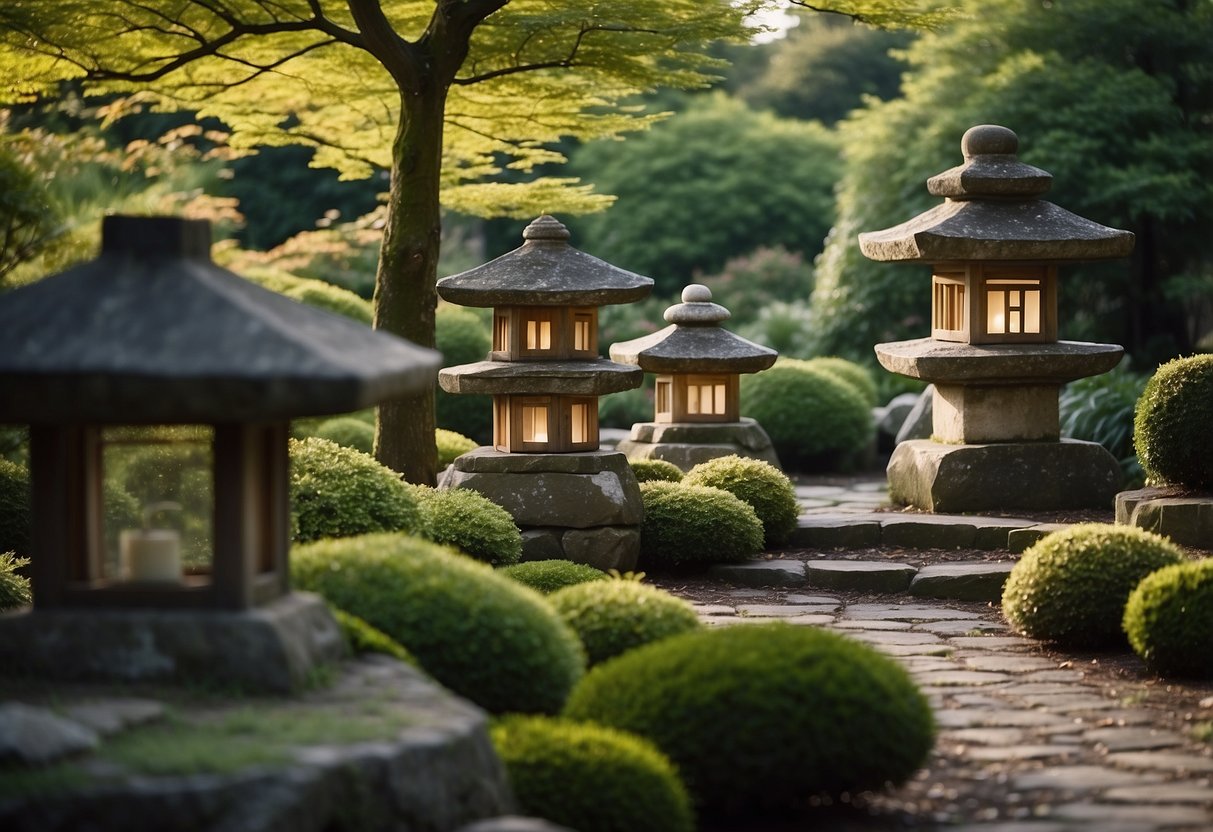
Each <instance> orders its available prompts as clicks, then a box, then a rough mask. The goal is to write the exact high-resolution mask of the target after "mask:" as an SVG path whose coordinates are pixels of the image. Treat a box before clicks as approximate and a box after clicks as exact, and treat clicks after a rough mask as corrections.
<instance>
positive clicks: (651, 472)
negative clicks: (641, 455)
mask: <svg viewBox="0 0 1213 832" xmlns="http://www.w3.org/2000/svg"><path fill="white" fill-rule="evenodd" d="M628 465H630V466H631V467H632V473H634V474H635V475H636V479H637V480H638V481H640V482H653V481H655V480H662V481H664V482H682V469H681V468H679V467H678V466H677V465H675V464H674V463H672V462H668V461H666V460H664V459H629V460H628Z"/></svg>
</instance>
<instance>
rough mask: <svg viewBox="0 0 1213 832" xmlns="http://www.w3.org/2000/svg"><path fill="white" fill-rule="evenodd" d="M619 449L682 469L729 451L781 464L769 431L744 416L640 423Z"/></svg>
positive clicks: (628, 454) (685, 469)
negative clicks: (710, 420) (698, 421)
mask: <svg viewBox="0 0 1213 832" xmlns="http://www.w3.org/2000/svg"><path fill="white" fill-rule="evenodd" d="M616 449H617V450H619V451H621V452H622V453H625V454H627V456H628V458H629V459H664V460H665V461H667V462H670V463H673V464H674V465H677V466H678V467H679V468H681V469H682V470H683V471H689V470H690V469H691V468H694V467H695V466H696V465H698V464H699V463H701V462H707V461H708V460H710V459H716V458H717V457H722V456H729V455H730V454H736V455H737V456H740V457H745V458H749V459H760V460H762V461H763V462H767V463H770V464H771V465H774V466H775V467H776V468H778V467H779V457H778V456H777V455H776V454H775V447H774V445H772V444H771V438H770V437H769V436H767V432H766V431H765V430H763V429H762V426H761V425H759V424H758V423H757V422H755V421H754V420H753V419H749V418H745V417H742V418H741V419H740V420H739V421H737V422H719V423H704V424H692V423H686V422H671V423H660V422H637V423H636V424H634V425H632V433H631V434H630V435H629V436H628V438H627V439H625V440H623V441H622V442H620V443H619V444H618V445H617V446H616Z"/></svg>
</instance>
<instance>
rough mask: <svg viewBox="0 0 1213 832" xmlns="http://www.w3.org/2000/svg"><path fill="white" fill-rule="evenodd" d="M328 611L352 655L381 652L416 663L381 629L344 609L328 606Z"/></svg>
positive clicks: (412, 663) (406, 651)
mask: <svg viewBox="0 0 1213 832" xmlns="http://www.w3.org/2000/svg"><path fill="white" fill-rule="evenodd" d="M329 611H330V612H331V613H332V614H333V618H334V619H336V621H337V626H338V627H340V628H341V636H342V638H344V639H345V643H346V644H347V645H348V646H349V648H350V652H351V653H353V654H354V655H356V656H360V655H362V654H363V653H382V654H383V655H385V656H391V657H392V658H394V659H400V661H402V662H407V663H408V664H411V665H416V664H417V659H415V658H413V656H412V654H410V653H409V651H408V650H405V649H404V647H403V646H402V645H401V644H400V642H398V641H396V640H395V639H394V638H392V637H391V636H389V635H388V634H387V633H385V632H383V630H377V629H375V628H374V627H372V626H371V625H370V624H367V623H366V622H365V621H363V620H362V619H361V618H359V617H358V616H356V615H351V614H350V613H348V612H346V611H345V610H341V609H337V608H336V607H330V608H329Z"/></svg>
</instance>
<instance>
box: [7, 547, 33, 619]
mask: <svg viewBox="0 0 1213 832" xmlns="http://www.w3.org/2000/svg"><path fill="white" fill-rule="evenodd" d="M28 565H29V558H21V557H17V556H16V555H15V554H13V553H12V552H0V612H3V611H4V610H11V609H15V608H16V607H24V606H25V605H26V604H28V603H29V602H30V601H31V600H32V597H31V595H30V587H29V578H27V577H25V575H23V574H21V571H20V570H21V569H22V568H24V567H25V566H28Z"/></svg>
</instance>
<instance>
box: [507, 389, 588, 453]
mask: <svg viewBox="0 0 1213 832" xmlns="http://www.w3.org/2000/svg"><path fill="white" fill-rule="evenodd" d="M535 408H543V409H544V410H545V411H546V413H545V427H546V437H547V438H546V440H544V441H534V440H531V441H528V440H527V439H526V438H525V437H526V436H527V434H528V432H529V431H528V430H527V419H528V411H530V412H531V413H533V410H534V409H535ZM530 418H533V416H532V417H530ZM578 434H580V435H581V437H582V441H575V437H576V436H577V435H578ZM598 444H599V430H598V397H597V396H574V395H557V394H551V395H542V394H534V393H521V394H513V395H504V394H503V395H498V396H494V397H493V447H494V448H495V449H496V450H498V451H501V452H503V453H576V452H581V451H594V450H597V449H598Z"/></svg>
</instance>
